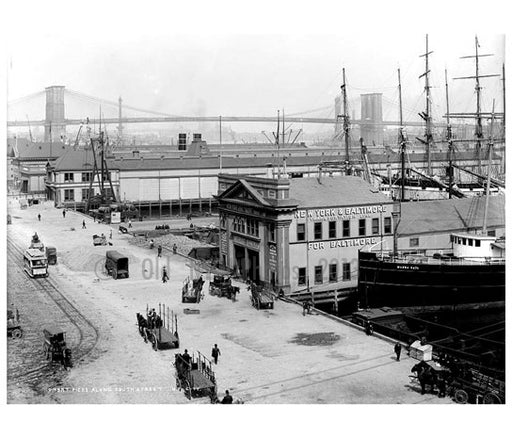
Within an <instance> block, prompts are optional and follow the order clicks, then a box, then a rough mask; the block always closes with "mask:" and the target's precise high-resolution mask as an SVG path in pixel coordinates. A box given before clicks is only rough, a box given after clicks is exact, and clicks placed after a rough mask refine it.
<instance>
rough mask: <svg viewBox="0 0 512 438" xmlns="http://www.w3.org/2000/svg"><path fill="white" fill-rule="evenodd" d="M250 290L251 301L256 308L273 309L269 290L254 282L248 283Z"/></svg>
mask: <svg viewBox="0 0 512 438" xmlns="http://www.w3.org/2000/svg"><path fill="white" fill-rule="evenodd" d="M249 290H250V291H251V303H252V305H253V306H254V307H256V309H258V310H260V309H273V308H274V295H273V294H272V292H271V291H269V290H267V289H265V287H264V286H259V285H256V284H254V283H251V284H250V285H249Z"/></svg>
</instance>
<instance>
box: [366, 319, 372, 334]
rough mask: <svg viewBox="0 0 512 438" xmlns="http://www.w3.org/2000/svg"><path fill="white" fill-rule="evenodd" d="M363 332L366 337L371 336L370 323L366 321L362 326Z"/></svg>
mask: <svg viewBox="0 0 512 438" xmlns="http://www.w3.org/2000/svg"><path fill="white" fill-rule="evenodd" d="M364 331H365V333H366V335H367V336H370V335H371V334H372V333H371V326H370V321H366V322H365V324H364Z"/></svg>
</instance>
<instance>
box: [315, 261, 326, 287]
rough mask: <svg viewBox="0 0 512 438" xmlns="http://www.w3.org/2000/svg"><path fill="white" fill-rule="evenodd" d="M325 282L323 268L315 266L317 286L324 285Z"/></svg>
mask: <svg viewBox="0 0 512 438" xmlns="http://www.w3.org/2000/svg"><path fill="white" fill-rule="evenodd" d="M323 281H324V279H323V272H322V266H321V265H320V266H315V284H322V283H323Z"/></svg>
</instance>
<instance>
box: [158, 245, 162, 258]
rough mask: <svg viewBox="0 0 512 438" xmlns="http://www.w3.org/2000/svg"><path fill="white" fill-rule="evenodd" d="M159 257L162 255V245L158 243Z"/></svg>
mask: <svg viewBox="0 0 512 438" xmlns="http://www.w3.org/2000/svg"><path fill="white" fill-rule="evenodd" d="M158 257H162V245H158Z"/></svg>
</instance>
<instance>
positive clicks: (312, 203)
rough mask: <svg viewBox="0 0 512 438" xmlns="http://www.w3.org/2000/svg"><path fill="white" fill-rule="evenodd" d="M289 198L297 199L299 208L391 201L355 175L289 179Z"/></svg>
mask: <svg viewBox="0 0 512 438" xmlns="http://www.w3.org/2000/svg"><path fill="white" fill-rule="evenodd" d="M290 199H295V200H297V201H299V208H301V207H302V208H316V207H328V206H338V205H359V204H379V203H391V202H392V201H391V200H390V199H389V198H388V197H387V196H385V195H383V194H382V193H380V192H379V191H378V190H377V189H376V188H374V187H373V186H372V185H370V184H368V183H367V182H366V181H364V180H363V179H361V178H360V177H357V176H325V177H323V178H321V179H318V178H294V179H291V180H290Z"/></svg>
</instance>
